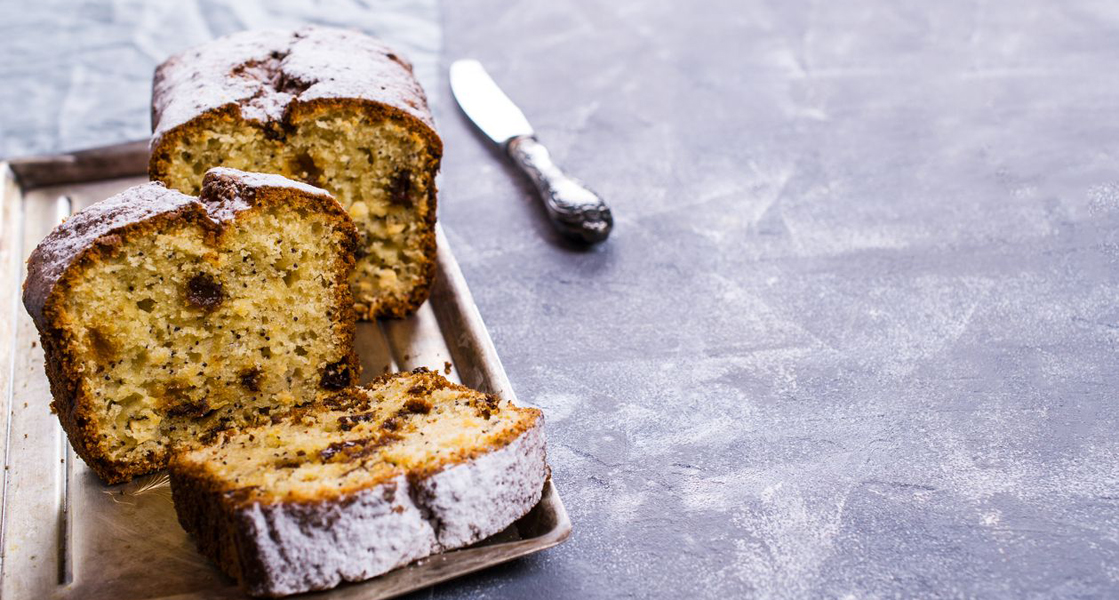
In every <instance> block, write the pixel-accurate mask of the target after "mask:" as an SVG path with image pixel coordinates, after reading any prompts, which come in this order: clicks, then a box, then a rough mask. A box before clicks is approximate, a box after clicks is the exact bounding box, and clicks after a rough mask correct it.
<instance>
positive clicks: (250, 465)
mask: <svg viewBox="0 0 1119 600" xmlns="http://www.w3.org/2000/svg"><path fill="white" fill-rule="evenodd" d="M543 426H544V419H543V416H542V415H541V413H540V411H538V410H536V409H529V408H517V407H515V406H513V405H511V404H508V403H506V402H503V401H501V400H499V399H497V398H496V397H494V396H490V395H485V394H482V393H480V392H476V391H472V390H470V389H467V388H465V387H462V386H459V385H454V384H452V383H449V382H448V381H447V380H446V379H444V378H443V377H441V376H440V375H438V374H436V373H432V372H426V371H422V370H421V371H416V372H413V373H400V374H396V375H389V376H385V377H382V378H381V379H379V380H377V381H374V382H373V383H372V384H370V385H369V386H367V387H361V388H351V389H349V390H345V391H342V392H339V393H338V394H337V395H335V396H333V397H332V398H329V399H327V400H326V401H325V402H324V403H323V404H322V405H320V406H317V407H314V408H309V409H307V410H305V411H302V412H297V413H294V414H292V415H290V416H288V417H285V418H283V419H280V420H278V422H277V423H275V424H272V425H267V426H262V427H257V428H253V429H246V430H241V431H237V432H228V433H225V434H222V435H219V436H218V439H217V440H215V441H214V442H213V443H212V444H211V445H208V446H206V447H204V448H199V449H195V450H191V451H189V452H185V453H183V454H180V455H177V456H176V457H174V458H173V459H172V460H171V463H170V472H171V491H172V495H173V497H174V501H175V509H176V511H177V512H178V515H179V522H180V523H181V524H182V526H183V528H184V529H186V530H187V531H188V532H190V533H191V534H192V535H193V536H194V538H195V541H196V542H197V544H198V547H199V549H200V550H201V551H202V553H203V554H205V555H206V556H208V557H210V558H211V559H212V560H213V561H214V562H215V563H217V565H218V566H219V567H220V568H221V569H222V570H223V571H225V572H226V573H227V574H229V575H230V576H232V577H234V578H235V579H237V580H238V581H239V582H240V583H241V586H242V587H243V588H244V589H245V591H247V592H248V593H250V594H253V595H258V596H259V595H263V596H280V595H285V594H294V593H299V592H304V591H309V590H321V589H327V588H331V587H334V586H336V585H338V584H339V583H340V582H343V581H360V580H363V579H368V578H370V577H374V576H377V575H379V574H381V573H384V572H386V571H389V570H391V569H393V568H395V567H398V566H401V565H404V564H407V563H409V562H411V561H413V560H416V559H419V558H423V557H425V556H428V555H430V554H433V553H435V552H440V551H443V550H448V549H452V548H459V547H462V546H466V545H468V544H471V543H474V542H476V541H479V540H481V539H484V538H486V537H488V536H490V535H493V534H495V533H497V532H499V531H501V530H502V529H504V528H505V527H507V526H509V525H510V524H511V523H513V522H514V521H516V520H517V519H518V518H520V517H522V516H523V515H525V514H526V513H527V512H528V511H529V510H530V509H531V508H532V507H533V506H535V505H536V503H537V502H538V501H539V500H540V495H541V492H542V489H543V485H544V480H545V479H546V478H547V471H548V468H547V466H546V464H545V449H544V430H543Z"/></svg>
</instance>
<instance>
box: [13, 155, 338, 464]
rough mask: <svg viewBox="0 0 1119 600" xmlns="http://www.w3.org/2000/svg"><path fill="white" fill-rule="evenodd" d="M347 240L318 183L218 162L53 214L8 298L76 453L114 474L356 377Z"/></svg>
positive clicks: (331, 202)
mask: <svg viewBox="0 0 1119 600" xmlns="http://www.w3.org/2000/svg"><path fill="white" fill-rule="evenodd" d="M355 238H356V232H355V230H354V226H353V224H352V222H351V221H350V219H349V217H348V216H347V215H346V213H345V211H343V210H342V208H341V207H340V206H339V205H338V203H337V202H335V201H334V200H333V199H332V198H331V197H330V195H329V194H327V193H326V192H324V191H323V190H320V189H316V188H313V187H310V186H308V185H305V184H302V183H296V182H293V181H289V180H287V179H284V178H282V177H279V176H275V175H258V174H250V173H243V172H240V171H234V170H231V169H214V170H212V171H210V172H209V173H207V174H206V177H205V182H204V185H203V186H202V190H201V197H200V198H195V197H192V196H187V195H184V194H181V193H179V192H176V191H174V190H169V189H167V188H165V187H164V186H163V185H162V184H160V183H150V184H146V185H141V186H138V187H134V188H131V189H129V190H126V191H125V192H122V193H120V194H118V195H116V196H113V197H112V198H109V199H107V200H104V201H102V202H99V203H97V204H94V205H92V206H90V207H89V208H87V209H85V210H83V211H80V212H78V213H77V214H75V215H74V216H72V217H70V218H69V219H67V220H66V221H65V222H64V223H63V224H62V225H60V226H59V227H58V228H56V229H55V230H54V231H53V232H52V233H51V234H50V235H49V236H47V238H46V239H44V240H43V242H42V243H40V244H39V246H38V247H37V248H36V249H35V250H34V252H32V253H31V257H30V258H29V259H28V264H27V268H28V275H27V281H26V282H25V284H24V294H23V301H24V305H25V306H26V307H27V310H28V312H29V313H31V316H32V318H33V319H34V321H35V325H36V326H37V327H38V329H39V334H40V337H41V339H42V343H43V350H44V351H45V353H46V366H47V375H48V377H49V379H50V383H51V392H52V394H53V396H54V402H53V403H52V404H51V407H52V409H53V410H54V412H56V413H57V414H58V416H59V419H60V420H61V421H62V425H63V427H64V428H65V430H66V433H67V434H68V436H69V438H70V442H71V444H72V445H73V446H74V449H75V450H76V451H77V453H78V454H79V455H80V456H81V457H82V458H83V459H85V461H86V463H88V464H89V466H90V467H91V468H92V469H93V470H94V471H95V472H96V473H97V474H98V475H100V476H101V478H102V479H104V480H105V481H107V482H109V483H116V482H120V481H125V480H127V479H129V478H131V477H133V476H135V475H139V474H142V473H146V472H149V471H152V470H156V469H159V468H161V467H163V466H164V464H165V463H166V460H167V456H168V453H169V451H170V450H171V449H172V448H173V447H175V446H176V445H177V444H179V443H180V442H183V441H189V440H194V439H198V438H204V437H205V436H207V435H210V434H212V433H213V432H214V431H217V430H220V429H223V428H226V427H236V426H244V425H248V424H252V423H255V422H259V421H262V420H266V419H267V418H268V416H269V414H274V413H276V412H277V411H282V410H284V409H286V408H289V407H291V406H294V405H298V404H301V403H305V402H308V401H311V400H313V399H314V398H315V396H316V394H318V393H320V392H322V391H324V390H336V389H341V388H344V387H346V386H348V385H350V384H351V383H353V382H354V381H356V380H357V377H356V375H357V369H358V366H357V359H356V356H355V355H354V352H353V337H354V327H355V323H354V316H353V310H352V302H353V301H352V299H351V296H350V292H349V285H348V283H347V282H348V278H349V276H350V272H351V270H352V269H353V256H352V250H353V247H354V244H355Z"/></svg>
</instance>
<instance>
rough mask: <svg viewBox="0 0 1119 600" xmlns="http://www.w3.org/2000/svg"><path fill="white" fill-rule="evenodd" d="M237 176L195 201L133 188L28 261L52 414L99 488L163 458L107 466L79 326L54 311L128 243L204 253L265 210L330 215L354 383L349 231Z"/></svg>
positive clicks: (320, 201)
mask: <svg viewBox="0 0 1119 600" xmlns="http://www.w3.org/2000/svg"><path fill="white" fill-rule="evenodd" d="M243 175H248V174H240V173H239V172H234V171H232V170H228V169H216V170H214V172H213V174H212V176H209V175H208V179H207V182H208V184H209V186H208V187H207V189H206V191H204V193H203V196H202V197H201V198H193V197H190V196H186V195H184V194H180V193H179V192H176V191H174V190H168V189H166V188H165V187H164V186H163V185H162V184H160V183H150V184H146V185H142V186H137V187H134V188H131V189H129V190H126V191H125V192H122V193H121V194H118V195H117V196H114V197H112V198H109V199H107V200H104V201H102V202H99V203H97V204H94V205H92V206H90V207H89V208H87V209H85V210H83V211H81V212H79V213H77V214H75V215H74V216H72V217H71V218H69V219H67V220H66V221H65V222H64V223H63V224H62V225H60V226H59V227H57V228H55V230H54V231H52V232H51V233H50V234H49V235H48V236H47V238H45V239H44V240H43V241H42V242H41V243H40V244H39V245H38V247H36V248H35V250H34V251H33V252H32V253H31V256H30V257H29V259H28V262H27V269H28V275H27V279H26V280H25V282H24V288H23V301H24V306H25V307H26V309H27V311H28V313H30V314H31V316H32V319H33V321H34V322H35V325H36V327H37V329H38V330H39V335H40V339H41V343H42V346H43V351H44V355H45V366H46V373H47V378H48V380H49V381H50V387H51V395H52V397H53V400H52V402H51V410H52V412H54V413H56V414H57V415H58V418H59V421H60V422H61V424H62V427H63V430H64V431H65V432H66V434H67V437H68V438H69V440H70V443H71V445H72V446H73V447H74V451H75V452H76V453H77V454H78V456H80V457H81V458H82V459H83V460H84V461H85V462H86V463H87V464H88V465H89V467H90V468H91V469H92V470H93V471H94V472H95V473H96V474H97V475H98V476H99V477H101V478H102V479H103V480H104V481H105V482H106V483H110V484H113V483H121V482H124V481H128V480H129V479H131V478H133V477H135V476H137V475H141V474H144V473H149V472H152V471H154V470H157V469H160V468H162V467H163V466H164V465H165V464H166V461H167V455H166V454H167V453H166V451H151V452H148V453H147V454H146V455H145V456H144V457H142V458H141V459H139V460H131V461H117V460H113V459H110V458H109V457H108V451H107V440H106V437H105V435H104V433H103V432H101V431H99V430H98V428H97V426H96V424H95V421H94V418H93V417H94V405H93V397H92V394H91V393H90V390H89V385H88V382H87V380H86V379H85V377H84V376H83V374H82V370H81V369H80V368H79V365H78V363H77V357H78V356H79V350H78V340H76V339H75V337H74V334H73V332H74V331H75V330H76V327H75V326H76V325H78V324H76V323H73V322H70V321H69V320H68V318H67V316H66V312H65V311H64V310H62V308H61V306H62V303H63V300H64V296H65V295H66V294H67V293H68V290H69V289H71V287H72V285H73V284H74V282H75V281H76V280H77V279H78V278H79V277H80V275H81V274H82V272H84V271H85V270H86V269H89V268H90V267H92V266H94V265H96V264H97V263H99V262H102V261H104V260H106V259H107V258H109V257H110V256H112V255H113V254H114V253H115V252H117V251H118V250H119V249H120V248H121V247H122V246H123V245H125V244H126V243H128V241H129V240H132V239H136V238H138V237H141V236H145V235H150V234H152V233H154V232H158V231H167V230H170V229H172V228H179V227H198V228H200V229H201V230H202V231H203V232H204V236H205V237H206V239H207V240H208V243H210V244H212V245H217V244H218V243H219V242H218V240H219V238H220V236H221V234H222V231H223V229H224V228H225V227H227V226H228V225H229V223H231V222H232V221H233V220H235V219H236V218H237V215H238V213H240V212H242V211H244V210H246V209H247V208H250V207H252V206H256V205H258V204H260V205H263V204H269V203H275V204H283V203H287V204H292V203H304V204H307V205H311V204H313V205H314V206H315V207H316V209H317V210H319V211H322V212H324V213H326V214H328V215H330V218H331V220H332V221H333V222H334V223H335V225H336V226H337V227H339V229H340V230H342V231H345V232H347V237H348V239H349V240H350V241H349V244H348V248H347V249H346V250H347V251H346V252H343V253H340V254H341V255H342V258H340V262H338V263H336V265H335V270H334V272H335V277H334V279H335V282H336V284H335V286H334V287H335V289H336V295H335V302H336V303H337V311H338V314H339V315H341V318H340V320H339V323H338V324H337V327H336V329H335V333H336V335H338V336H339V338H340V339H341V340H342V347H345V348H350V349H351V350H350V351H349V353H348V354H347V356H346V357H345V359H344V361H345V364H346V366H347V368H348V370H349V374H350V375H351V377H352V380H353V381H356V380H357V374H358V373H359V372H360V364H359V361H358V358H357V355H356V353H354V352H353V350H352V348H353V339H354V335H355V331H356V326H355V323H354V319H353V313H352V306H353V302H352V299H351V297H350V292H349V286H348V284H347V279H348V276H349V272H350V270H351V269H352V268H353V257H352V251H353V247H354V246H355V245H356V235H357V234H356V231H355V230H354V227H353V224H352V222H351V221H350V219H349V217H348V215H347V214H346V213H345V211H344V210H343V209H342V208H341V207H340V206H338V204H337V203H336V202H335V201H334V200H333V199H332V198H331V197H330V196H329V195H328V194H326V193H325V192H323V191H322V190H316V189H314V188H310V187H307V186H304V187H306V189H301V190H297V189H295V188H292V187H290V186H285V185H277V183H278V182H277V181H276V180H271V179H269V180H264V181H260V180H254V179H252V178H251V177H250V178H245V177H243ZM277 179H279V178H277ZM281 181H282V180H281ZM288 184H294V182H288ZM300 185H302V184H300ZM309 192H310V193H309Z"/></svg>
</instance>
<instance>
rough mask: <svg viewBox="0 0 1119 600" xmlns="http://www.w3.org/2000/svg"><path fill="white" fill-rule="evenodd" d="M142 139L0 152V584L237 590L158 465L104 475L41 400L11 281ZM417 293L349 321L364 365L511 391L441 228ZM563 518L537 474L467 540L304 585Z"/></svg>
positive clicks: (27, 592) (166, 594)
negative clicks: (190, 530)
mask: <svg viewBox="0 0 1119 600" xmlns="http://www.w3.org/2000/svg"><path fill="white" fill-rule="evenodd" d="M147 153H148V150H147V143H146V142H135V143H130V144H122V145H118V146H111V147H106V148H98V149H93V150H87V151H83V152H76V153H72V154H63V155H54V156H45V157H36V158H27V159H19V160H13V161H11V162H8V163H0V282H2V285H0V291H2V292H3V304H2V305H0V310H3V311H5V312H6V314H3V316H0V341H2V345H0V391H2V392H3V396H2V397H0V402H2V403H3V404H2V406H3V408H4V410H3V412H2V413H0V436H2V438H3V442H4V443H3V446H0V456H2V458H3V461H4V478H3V488H2V494H3V508H2V515H0V538H2V547H0V548H2V551H0V597H3V598H5V599H8V598H10V599H16V598H52V597H53V598H88V599H98V598H112V599H113V600H127V599H131V598H148V599H154V598H176V599H187V598H239V597H242V594H241V592H240V591H239V590H238V588H237V587H236V586H235V585H234V583H233V582H232V581H231V580H229V579H228V578H226V577H225V576H224V575H222V574H221V573H220V572H219V571H218V570H217V569H215V568H214V567H213V566H211V565H210V563H209V562H208V561H207V560H206V559H205V558H203V557H202V556H201V555H200V554H198V552H197V551H195V548H194V544H193V541H192V540H191V539H189V537H188V536H187V534H186V533H185V532H184V531H183V530H182V529H181V528H180V527H179V524H178V521H177V520H176V518H175V512H174V508H173V506H172V505H171V494H170V489H169V488H168V485H167V479H166V476H165V475H163V474H155V475H150V476H147V477H143V478H140V479H138V480H135V481H132V482H130V483H127V484H123V485H116V486H105V485H103V484H102V483H101V482H100V481H99V480H98V479H97V477H96V476H95V475H93V473H92V472H91V471H90V470H89V469H88V468H87V467H86V465H85V463H83V462H82V461H81V459H79V458H77V457H76V456H75V455H74V452H73V450H72V449H71V448H70V444H69V442H67V440H66V436H65V435H64V434H63V432H62V429H61V427H60V426H59V425H58V421H57V419H56V418H55V416H54V415H52V414H51V413H50V411H49V408H48V405H49V403H50V389H49V385H48V383H47V379H46V375H45V373H44V370H43V353H42V350H41V348H40V347H39V338H38V334H37V332H36V331H35V326H34V324H32V322H31V318H30V317H29V316H28V315H27V313H26V312H25V311H24V310H23V306H22V303H21V301H20V290H21V285H22V281H23V278H24V275H25V271H24V262H25V260H26V258H27V255H28V254H29V253H30V252H31V250H32V249H33V248H34V247H35V245H36V244H38V243H39V241H40V240H41V239H42V238H43V237H44V236H45V235H46V234H47V233H48V232H49V231H50V230H51V229H52V228H53V227H54V226H55V225H57V224H58V223H59V222H60V221H61V220H62V219H63V218H65V217H66V216H67V215H69V214H71V213H72V212H73V211H77V210H80V209H82V208H84V207H86V206H88V205H90V204H92V203H94V202H97V201H98V200H101V199H104V198H107V197H108V196H110V195H112V194H115V193H116V192H118V191H120V190H123V189H124V188H126V187H129V186H132V185H136V184H138V183H142V182H144V181H146V177H145V175H144V173H145V169H146V165H147ZM437 234H438V244H439V256H438V270H437V275H436V280H435V284H434V287H433V289H432V294H431V298H430V300H428V302H427V303H425V304H424V305H423V306H422V307H421V308H420V310H419V311H418V312H417V313H416V314H415V315H413V316H412V317H410V318H408V319H402V320H386V321H381V322H379V323H362V324H360V325H359V327H358V338H357V343H358V353H359V355H360V356H361V360H362V364H363V366H364V374H363V377H364V378H365V379H370V378H372V377H376V376H377V375H379V374H381V373H384V372H386V371H391V370H403V369H413V368H416V367H421V366H422V367H428V368H430V369H433V370H436V369H437V370H439V371H441V372H444V373H446V376H447V377H448V378H450V379H453V380H456V381H461V382H462V383H464V384H466V385H468V386H470V387H473V388H476V389H480V390H483V391H486V392H490V393H494V394H498V395H499V396H501V397H503V398H507V399H509V400H512V401H514V402H515V401H516V398H515V396H514V394H513V389H512V387H511V386H510V385H509V379H508V378H507V377H506V376H505V370H504V369H503V368H502V366H501V361H500V360H499V359H498V357H497V353H496V351H495V350H494V347H493V342H492V341H491V340H490V336H489V334H488V333H487V332H486V328H485V325H484V324H483V323H482V318H481V316H480V315H479V314H478V309H477V307H476V306H475V305H474V300H473V298H472V297H471V295H470V290H469V289H468V288H467V286H466V281H465V280H464V279H463V276H462V271H461V270H460V269H459V267H458V263H457V262H456V261H455V257H454V255H453V254H452V253H451V249H450V247H449V246H448V244H447V239H446V237H445V236H444V235H443V232H442V230H439V231H438V232H437ZM570 532H571V521H570V520H569V519H568V516H567V511H566V510H564V507H563V502H562V501H561V500H560V497H559V494H558V492H557V491H556V489H555V486H554V485H553V484H552V482H551V481H550V480H549V481H548V482H547V483H546V484H545V487H544V495H543V498H542V499H541V500H540V503H539V504H537V506H536V507H535V508H533V509H532V511H531V512H530V513H529V514H528V515H526V516H525V517H524V518H522V519H520V520H519V521H517V522H516V523H515V524H513V525H511V526H510V527H508V528H507V529H506V530H505V531H502V532H501V533H499V534H497V535H495V536H493V537H491V538H489V539H487V540H485V541H483V542H481V543H479V544H476V545H474V546H472V547H470V548H465V549H462V550H456V551H453V552H447V553H443V554H439V555H436V556H433V557H430V558H427V559H424V560H421V561H419V562H416V563H413V564H411V565H408V566H405V567H402V568H400V569H397V570H395V571H392V572H390V573H387V574H385V575H382V576H380V577H377V578H375V579H372V580H369V581H366V582H363V583H357V584H348V585H343V586H342V587H339V588H337V589H334V590H331V591H329V592H320V593H317V594H312V595H309V596H306V597H315V598H320V597H321V598H332V599H334V598H338V599H342V598H345V599H356V598H363V599H375V598H390V597H393V596H397V595H400V594H404V593H406V592H409V591H412V590H416V589H420V588H423V587H426V586H430V585H433V584H435V583H438V582H440V581H445V580H447V579H450V578H453V577H457V576H459V575H463V574H466V573H470V572H472V571H477V570H479V569H483V568H485V567H488V566H492V565H496V564H499V563H502V562H505V561H508V560H512V559H514V558H517V557H520V556H524V555H526V554H531V553H533V552H538V551H540V550H543V549H545V548H549V547H551V546H555V545H556V544H559V543H560V542H562V541H564V540H565V539H566V538H567V536H568V535H569V534H570Z"/></svg>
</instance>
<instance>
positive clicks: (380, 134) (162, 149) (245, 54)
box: [149, 27, 443, 319]
mask: <svg viewBox="0 0 1119 600" xmlns="http://www.w3.org/2000/svg"><path fill="white" fill-rule="evenodd" d="M152 123H153V128H154V133H153V139H152V155H151V162H150V166H149V174H150V176H151V178H152V179H153V180H156V181H162V182H163V183H165V184H167V185H168V186H169V187H171V188H174V189H177V190H180V191H183V192H185V193H188V194H195V193H197V192H198V190H199V188H200V185H201V178H202V174H203V173H204V172H205V171H206V170H207V169H209V168H211V167H214V166H219V165H220V166H227V167H234V168H238V169H244V170H248V171H259V172H266V173H277V174H281V175H284V176H286V177H289V178H292V179H296V180H300V181H304V182H306V183H309V184H312V185H315V186H320V187H323V188H325V189H326V190H328V191H330V192H331V193H332V194H334V196H335V197H336V198H337V199H338V201H339V202H340V203H341V204H342V206H343V207H344V208H345V209H346V210H347V211H348V213H349V214H350V217H351V218H352V219H353V220H354V223H355V224H356V226H357V229H358V233H359V240H358V250H357V254H358V259H357V267H356V269H355V271H354V273H353V276H352V281H351V284H352V291H353V295H354V298H355V302H356V305H355V306H356V308H357V312H358V315H359V317H360V318H362V319H374V318H376V317H382V316H388V317H399V316H404V315H406V314H409V313H411V312H412V311H414V310H415V309H416V308H418V307H419V305H420V304H422V303H423V301H424V300H425V299H426V298H427V295H428V290H429V287H430V284H431V279H432V277H433V275H434V268H435V229H434V228H435V213H436V210H435V208H436V189H435V175H436V173H437V171H438V169H439V163H440V160H441V157H442V152H443V149H442V142H441V140H440V139H439V136H438V135H437V134H436V132H435V129H434V123H433V121H432V118H431V113H430V111H429V109H428V106H427V99H426V97H425V95H424V92H423V89H422V88H421V87H420V86H419V83H418V82H417V81H416V79H415V77H414V76H413V75H412V67H411V65H410V64H409V63H408V62H407V61H405V60H404V59H403V58H401V57H400V56H398V55H397V54H396V53H394V52H393V50H392V49H391V48H389V47H388V46H386V45H384V44H382V43H381V42H379V41H377V40H375V39H373V38H370V37H368V36H366V35H363V34H361V33H358V32H354V31H347V30H343V29H332V28H325V27H307V28H303V29H299V30H296V31H270V30H269V31H247V32H241V33H237V34H234V35H231V36H227V37H224V38H221V39H218V40H215V41H212V42H210V43H208V44H205V45H202V46H200V47H198V48H195V49H192V50H188V51H186V52H184V53H182V54H179V55H177V56H174V57H172V58H170V59H168V60H167V61H166V62H164V63H163V64H162V65H160V66H159V68H158V69H157V70H156V73H155V81H154V84H153V95H152Z"/></svg>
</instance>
